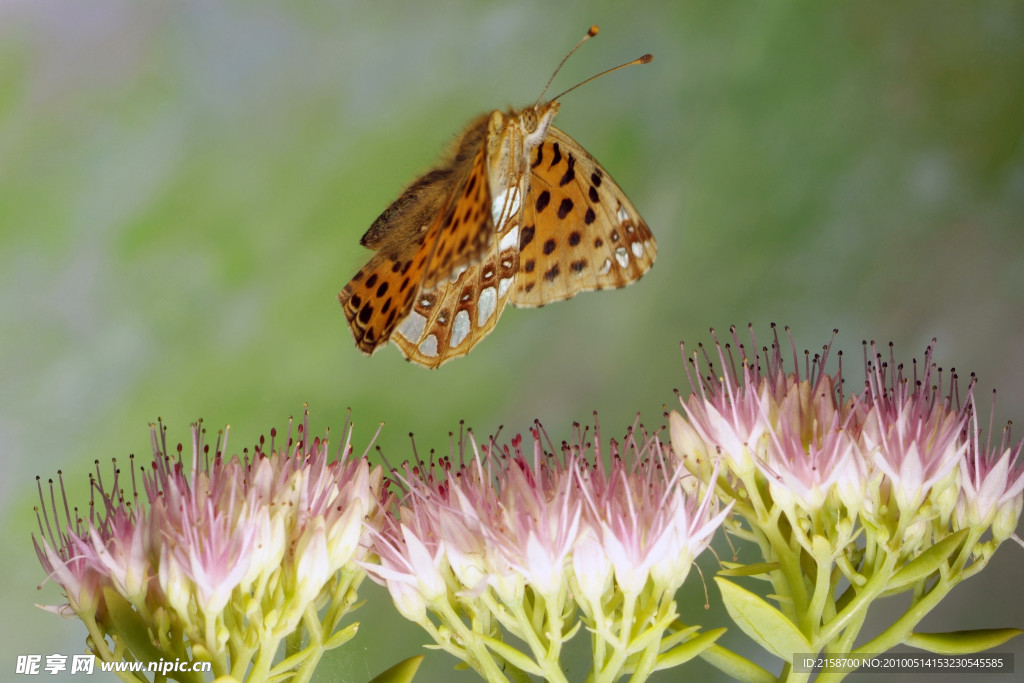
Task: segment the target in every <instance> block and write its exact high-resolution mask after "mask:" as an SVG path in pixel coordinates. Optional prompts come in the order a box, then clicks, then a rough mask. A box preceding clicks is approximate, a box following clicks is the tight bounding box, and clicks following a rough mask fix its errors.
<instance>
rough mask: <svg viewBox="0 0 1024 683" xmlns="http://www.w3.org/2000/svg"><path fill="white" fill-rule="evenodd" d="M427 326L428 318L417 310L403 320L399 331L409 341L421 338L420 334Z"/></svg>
mask: <svg viewBox="0 0 1024 683" xmlns="http://www.w3.org/2000/svg"><path fill="white" fill-rule="evenodd" d="M426 326H427V319H426V318H424V317H423V316H422V315H420V314H419V313H417V312H416V311H413V312H412V313H410V314H409V316H408V317H407V318H406V319H405V320H403V321H402V324H401V325H399V326H398V333H399V334H400V335H402V336H403V337H405V338H406V339H408V340H409V341H413V342H414V341H416V340H417V339H419V338H420V335H421V334H423V330H424V328H426ZM435 343H436V342H435Z"/></svg>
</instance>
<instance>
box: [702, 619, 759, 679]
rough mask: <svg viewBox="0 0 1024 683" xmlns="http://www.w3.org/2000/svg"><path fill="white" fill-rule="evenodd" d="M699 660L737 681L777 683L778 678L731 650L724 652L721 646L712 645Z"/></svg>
mask: <svg viewBox="0 0 1024 683" xmlns="http://www.w3.org/2000/svg"><path fill="white" fill-rule="evenodd" d="M709 633H710V631H709ZM700 658H701V659H703V660H704V661H705V662H707V663H708V664H710V665H711V666H713V667H715V668H716V669H718V670H719V671H721V672H723V673H725V674H727V675H728V676H729V677H730V678H733V679H735V680H737V681H746V683H777V682H778V678H776V677H775V675H774V674H772V673H771V672H769V671H767V670H765V669H762V668H761V667H760V666H758V665H757V664H754V663H753V662H752V661H750V660H749V659H747V658H746V657H741V656H740V655H738V654H736V653H735V652H733V651H732V650H726V649H725V648H724V647H722V646H721V645H712V646H711V647H709V648H708V649H706V650H704V652H701V653H700Z"/></svg>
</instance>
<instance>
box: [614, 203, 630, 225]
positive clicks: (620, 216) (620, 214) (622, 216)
mask: <svg viewBox="0 0 1024 683" xmlns="http://www.w3.org/2000/svg"><path fill="white" fill-rule="evenodd" d="M616 217H617V218H618V219H619V223H625V222H626V221H628V220H629V214H628V213H626V209H625V208H623V206H622V204H619V211H618V213H617V214H616Z"/></svg>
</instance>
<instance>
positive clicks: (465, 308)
mask: <svg viewBox="0 0 1024 683" xmlns="http://www.w3.org/2000/svg"><path fill="white" fill-rule="evenodd" d="M518 248H519V244H518V230H517V229H516V227H515V224H512V223H506V232H504V233H503V234H501V235H500V237H499V239H498V240H497V241H496V242H495V243H494V244H492V248H491V249H489V250H488V253H487V255H486V257H485V258H484V260H483V261H482V262H480V263H477V264H475V265H472V266H469V267H468V268H466V269H465V270H464V271H462V272H461V273H460V274H459V275H458V277H457V279H456V280H455V281H454V282H452V281H450V280H448V281H445V282H443V283H441V284H440V285H439V286H438V287H437V288H436V289H434V290H433V291H431V292H420V294H419V295H418V297H417V299H416V302H415V304H414V306H413V308H412V310H411V311H410V312H409V314H408V316H406V318H405V319H404V320H403V321H402V323H401V324H400V325H399V326H398V328H397V329H396V330H395V333H394V335H393V336H392V340H393V341H394V342H395V344H396V345H397V346H398V348H399V349H400V350H401V351H402V353H403V354H404V355H405V357H406V358H408V359H409V360H411V361H413V362H416V363H419V364H420V365H425V366H426V367H429V368H437V367H440V366H441V365H443V364H444V363H446V362H448V361H449V360H451V359H453V358H458V357H459V356H464V355H466V354H467V353H469V351H470V349H472V348H473V347H474V346H476V344H477V343H479V342H480V340H482V339H483V338H484V337H486V336H487V335H488V334H490V332H491V330H493V329H494V326H495V324H497V322H498V318H499V317H500V316H501V312H502V310H503V309H504V308H505V304H506V303H507V302H508V298H509V294H510V292H511V290H512V283H513V282H514V279H515V275H516V270H517V268H518V265H519V260H518V258H517V253H518Z"/></svg>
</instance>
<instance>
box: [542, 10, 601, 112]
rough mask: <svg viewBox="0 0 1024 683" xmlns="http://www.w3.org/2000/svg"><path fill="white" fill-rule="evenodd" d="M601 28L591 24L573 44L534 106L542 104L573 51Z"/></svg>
mask: <svg viewBox="0 0 1024 683" xmlns="http://www.w3.org/2000/svg"><path fill="white" fill-rule="evenodd" d="M599 30H600V29H599V28H597V24H594V25H593V26H591V27H590V28H589V29H587V32H586V34H584V36H583V37H582V38H580V42H578V43H576V45H575V46H573V48H572V49H571V50H569V54H567V55H566V56H565V57H562V61H561V62H559V63H558V66H557V67H556V68H555V72H554V73H553V74H551V78H549V79H548V82H547V83H545V84H544V89H543V90H541V91H540V97H538V98H537V103H536V104H534V105H533V106H534V107H537V106H538V105H540V101H541V100H542V99H543V98H544V93H546V92H547V91H548V86H549V85H551V81H553V80H555V76H557V75H558V72H559V71H561V70H562V67H563V66H565V63H566V62H567V61H569V57H572V53H573V52H576V50H578V49H580V45H582V44H583V43H585V42H587V40H589V39H590V38H593V37H594V36H596V35H597V32H598V31H599ZM564 94H565V93H562V95H564ZM554 99H555V100H557V99H558V98H557V97H556V98H554ZM552 101H553V100H552Z"/></svg>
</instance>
